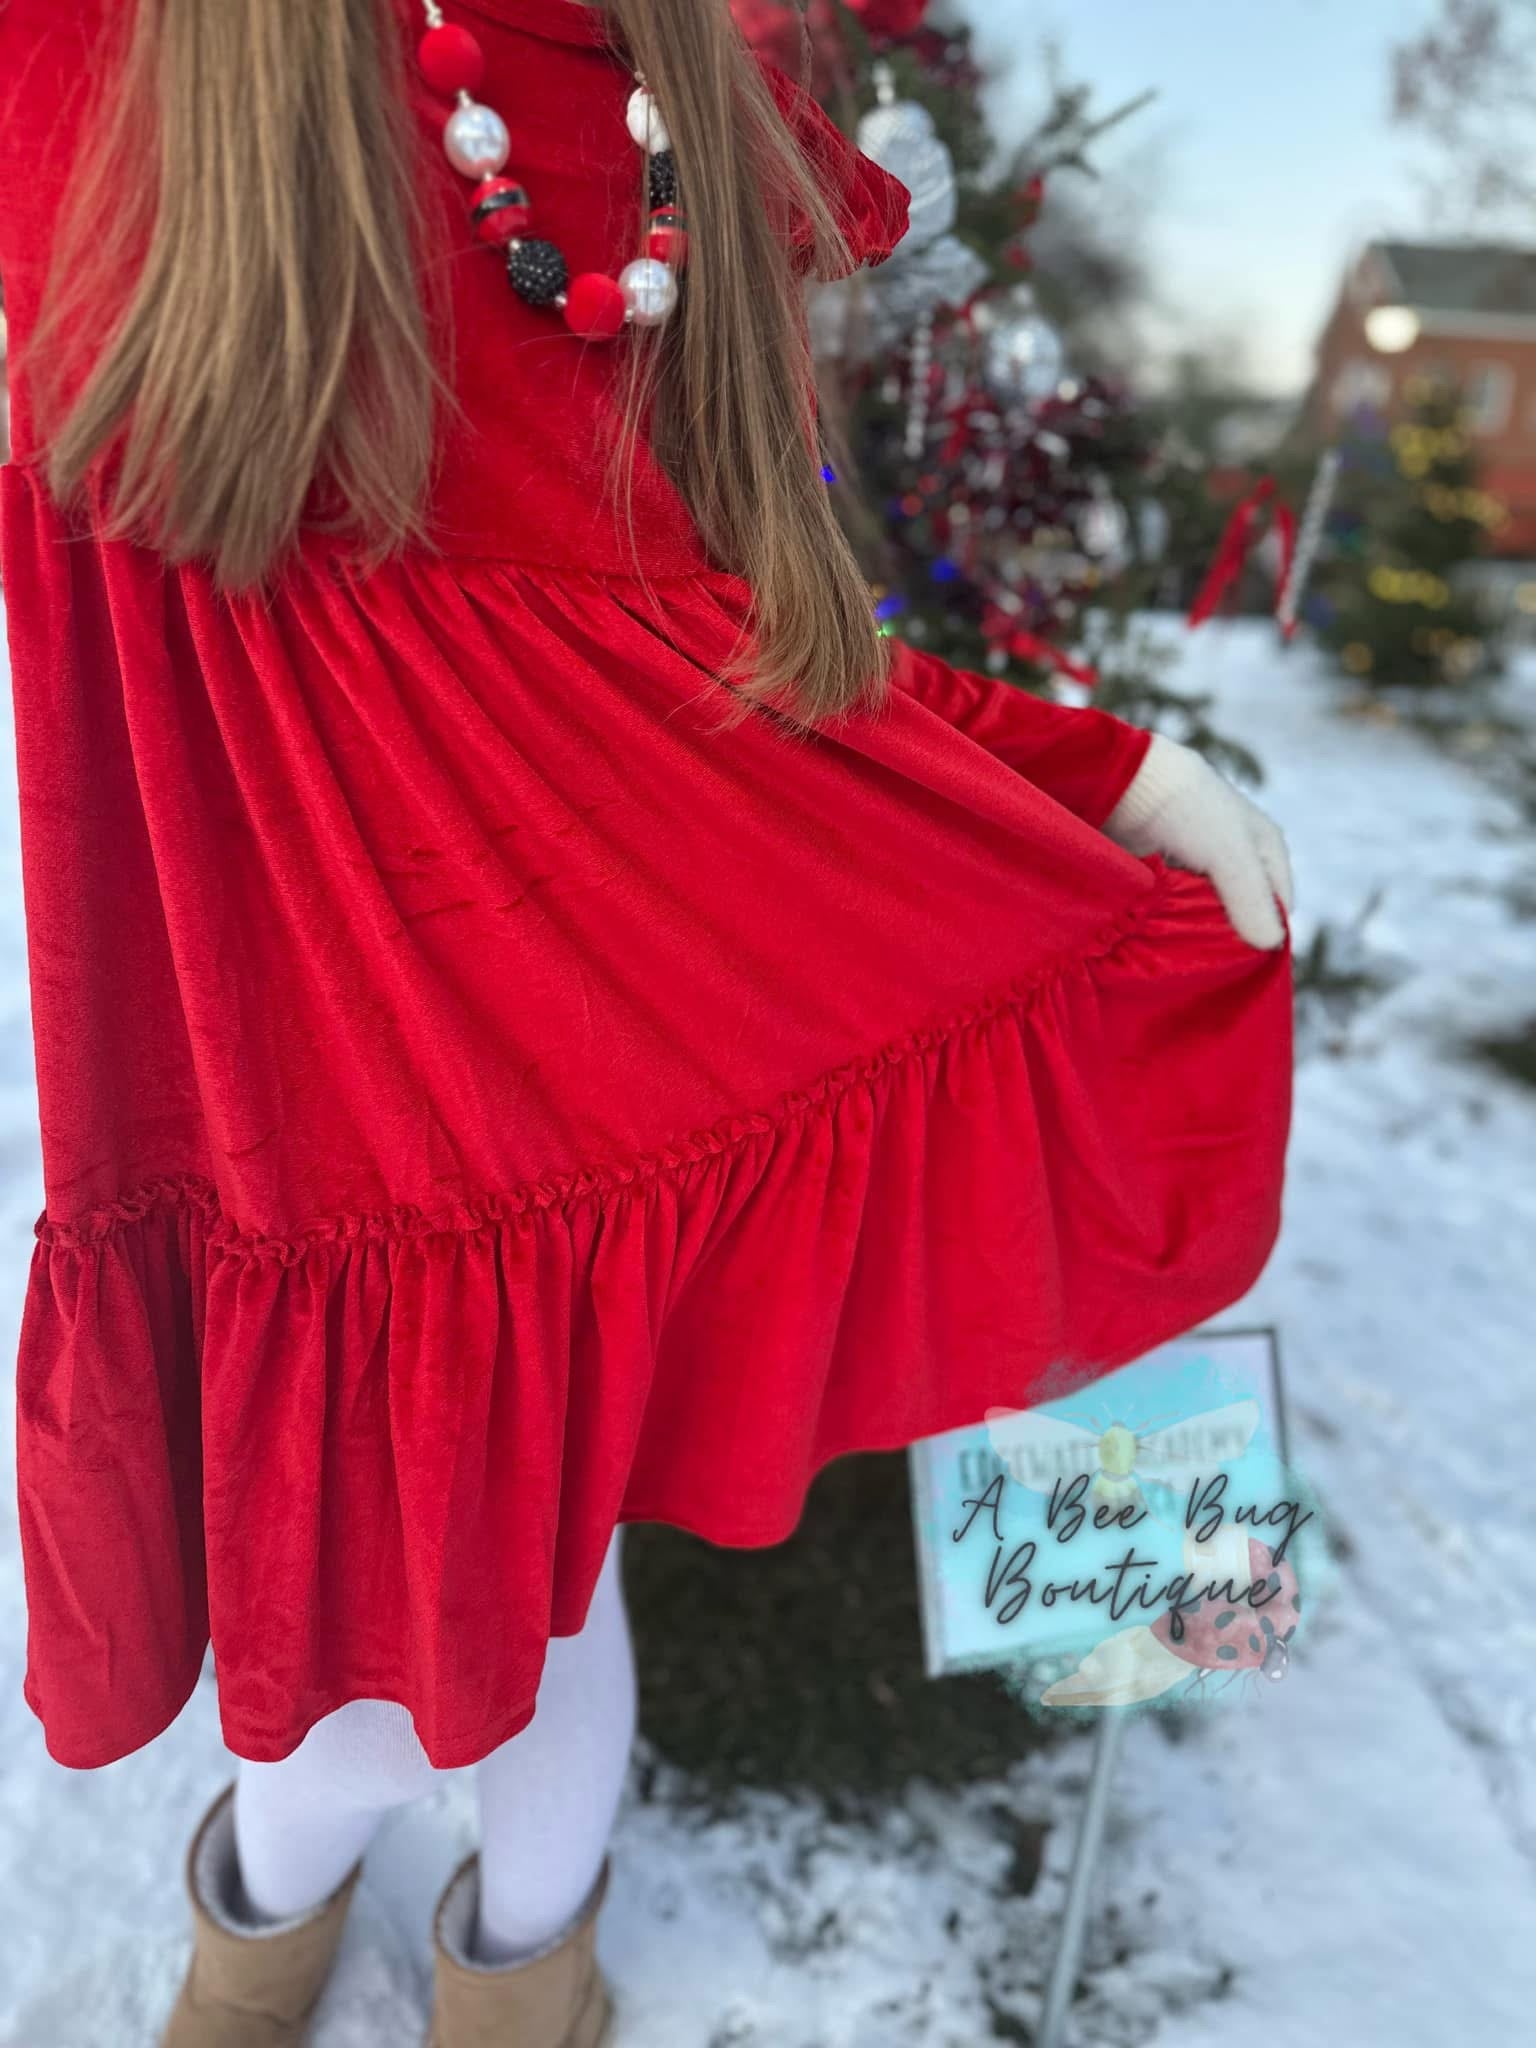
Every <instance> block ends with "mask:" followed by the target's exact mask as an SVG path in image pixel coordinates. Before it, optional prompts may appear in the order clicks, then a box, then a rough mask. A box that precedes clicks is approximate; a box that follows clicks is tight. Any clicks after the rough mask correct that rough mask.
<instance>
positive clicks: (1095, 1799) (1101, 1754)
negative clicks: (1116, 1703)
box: [1035, 1707, 1130, 2048]
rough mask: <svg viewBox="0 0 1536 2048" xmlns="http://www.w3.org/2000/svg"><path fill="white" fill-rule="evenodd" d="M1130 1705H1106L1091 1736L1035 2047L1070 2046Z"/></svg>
mask: <svg viewBox="0 0 1536 2048" xmlns="http://www.w3.org/2000/svg"><path fill="white" fill-rule="evenodd" d="M1129 1711H1130V1709H1129V1708H1127V1707H1105V1708H1104V1709H1103V1711H1102V1712H1101V1713H1100V1715H1099V1722H1098V1726H1097V1728H1096V1729H1095V1730H1094V1735H1093V1765H1092V1768H1091V1769H1090V1771H1089V1774H1088V1791H1087V1795H1086V1797H1085V1798H1084V1800H1083V1817H1082V1819H1081V1821H1080V1822H1079V1823H1078V1829H1077V1841H1076V1843H1075V1845H1074V1847H1073V1850H1072V1871H1071V1875H1070V1876H1069V1877H1068V1879H1067V1899H1066V1904H1065V1905H1064V1906H1063V1907H1062V1909H1061V1927H1060V1929H1059V1931H1058V1933H1057V1936H1056V1954H1055V1956H1054V1957H1053V1959H1052V1962H1051V1975H1050V1981H1049V1983H1048V1984H1047V1985H1046V1987H1045V2008H1044V2011H1043V2012H1042V2014H1041V2019H1040V2031H1039V2033H1038V2034H1037V2035H1036V2036H1035V2048H1066V2040H1067V2025H1068V2021H1067V2009H1068V2007H1069V2006H1070V2005H1071V2003H1072V1994H1073V1992H1074V1991H1075V1990H1076V1989H1077V1979H1078V1974H1079V1971H1080V1970H1081V1967H1082V1961H1083V1943H1084V1940H1085V1938H1086V1936H1087V1932H1088V1900H1089V1894H1090V1893H1091V1891H1092V1889H1093V1875H1094V1872H1095V1871H1096V1870H1097V1868H1098V1864H1099V1851H1100V1849H1101V1848H1102V1847H1103V1843H1104V1823H1105V1820H1106V1819H1107V1817H1108V1814H1109V1792H1110V1786H1111V1784H1112V1783H1113V1780H1114V1775H1115V1766H1116V1764H1117V1762H1118V1761H1119V1757H1120V1745H1121V1741H1122V1739H1123V1737H1124V1734H1125V1720H1126V1715H1127V1714H1128V1713H1129Z"/></svg>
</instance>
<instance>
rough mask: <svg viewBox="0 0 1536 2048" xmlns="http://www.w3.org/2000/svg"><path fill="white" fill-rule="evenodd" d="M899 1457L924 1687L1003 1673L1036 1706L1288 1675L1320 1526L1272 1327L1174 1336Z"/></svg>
mask: <svg viewBox="0 0 1536 2048" xmlns="http://www.w3.org/2000/svg"><path fill="white" fill-rule="evenodd" d="M911 1456H912V1475H913V1487H912V1494H913V1510H914V1518H915V1523H916V1531H917V1544H918V1556H919V1566H920V1576H921V1585H922V1606H923V1627H924V1641H925V1647H926V1653H927V1660H928V1668H929V1671H930V1672H931V1673H933V1674H934V1675H936V1676H937V1675H940V1674H942V1673H944V1672H948V1671H957V1670H974V1669H977V1668H980V1667H984V1666H988V1665H997V1666H1007V1667H1011V1668H1012V1669H1013V1671H1014V1673H1015V1676H1016V1678H1017V1680H1018V1683H1019V1686H1020V1689H1021V1691H1022V1692H1023V1694H1024V1696H1025V1698H1026V1699H1028V1700H1029V1701H1030V1702H1031V1703H1032V1704H1036V1703H1037V1704H1039V1705H1041V1706H1043V1707H1046V1708H1086V1707H1105V1706H1129V1705H1135V1704H1140V1703H1149V1704H1150V1703H1153V1702H1158V1701H1165V1702H1169V1703H1172V1702H1174V1701H1178V1702H1181V1703H1182V1702H1184V1701H1187V1700H1188V1699H1190V1698H1191V1697H1199V1698H1213V1697H1216V1696H1219V1695H1220V1694H1222V1693H1224V1692H1226V1691H1227V1690H1229V1689H1230V1688H1231V1687H1232V1686H1233V1683H1234V1681H1236V1680H1238V1679H1241V1678H1243V1677H1245V1676H1250V1675H1257V1676H1260V1677H1262V1678H1265V1679H1271V1680H1272V1679H1277V1678H1282V1677H1283V1676H1284V1675H1285V1672H1286V1670H1287V1668H1288V1666H1289V1663H1290V1657H1291V1651H1292V1646H1293V1644H1294V1642H1295V1640H1296V1635H1297V1631H1298V1629H1299V1627H1300V1624H1301V1615H1302V1608H1303V1600H1302V1591H1301V1581H1300V1578H1299V1576H1298V1562H1299V1560H1300V1557H1301V1555H1302V1553H1303V1551H1304V1549H1305V1540H1302V1541H1299V1540H1298V1539H1302V1532H1303V1531H1305V1530H1308V1529H1309V1528H1310V1527H1311V1526H1312V1525H1313V1524H1314V1522H1315V1516H1314V1513H1313V1510H1312V1509H1311V1508H1310V1507H1309V1506H1307V1505H1306V1503H1305V1502H1304V1501H1303V1500H1302V1498H1301V1497H1300V1492H1299V1489H1298V1488H1297V1487H1296V1486H1295V1484H1294V1482H1293V1481H1292V1479H1291V1477H1290V1474H1289V1471H1288V1468H1287V1462H1286V1442H1285V1423H1284V1413H1283V1407H1282V1397H1281V1390H1280V1375H1279V1360H1278V1352H1277V1346H1276V1342H1275V1334H1274V1332H1273V1331H1272V1330H1241V1331H1230V1332H1222V1333H1218V1332H1210V1333H1205V1334H1202V1335H1197V1336H1194V1337H1188V1338H1183V1339H1180V1340H1179V1341H1178V1342H1176V1343H1173V1344H1167V1345H1164V1346H1162V1347H1161V1348H1160V1349H1158V1350H1157V1351H1154V1352H1152V1353H1150V1354H1149V1355H1148V1356H1147V1357H1145V1358H1142V1359H1138V1360H1137V1361H1136V1363H1135V1364H1134V1365H1128V1366H1125V1367H1123V1368H1122V1369H1121V1370H1120V1371H1119V1372H1116V1373H1112V1374H1111V1375H1109V1377H1108V1378H1106V1379H1102V1380H1098V1381H1096V1382H1094V1384H1093V1385H1091V1386H1089V1387H1087V1388H1085V1389H1083V1390H1082V1391H1081V1392H1080V1393H1077V1394H1073V1395H1070V1396H1068V1397H1066V1398H1065V1399H1063V1400H1059V1401H1051V1402H1047V1403H1046V1404H1044V1405H1043V1406H1041V1407H1038V1408H1031V1409H1027V1410H1002V1409H998V1410H994V1411H993V1412H992V1413H991V1414H990V1415H989V1416H988V1418H987V1420H986V1421H985V1422H984V1423H981V1424H978V1425H977V1426H976V1427H974V1428H970V1429H960V1430H951V1431H949V1432H947V1433H946V1434H945V1435H943V1436H938V1437H930V1438H927V1439H926V1440H925V1441H924V1442H922V1443H920V1444H917V1445H915V1446H914V1447H913V1450H912V1454H911Z"/></svg>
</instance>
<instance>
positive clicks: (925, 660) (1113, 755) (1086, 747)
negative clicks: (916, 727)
mask: <svg viewBox="0 0 1536 2048" xmlns="http://www.w3.org/2000/svg"><path fill="white" fill-rule="evenodd" d="M891 680H892V683H893V684H894V686H895V687H896V688H897V689H900V690H905V691H907V692H908V694H909V695H911V696H913V697H915V698H917V700H918V701H919V703H921V704H925V705H926V706H927V708H928V709H929V710H930V711H932V712H935V713H937V715H938V716H939V717H940V718H942V719H943V720H944V721H945V723H946V724H948V725H952V726H954V727H955V728H956V730H957V731H959V732H963V733H964V734H965V735H966V737H967V738H968V739H972V740H974V741H975V742H976V744H977V745H978V746H982V747H985V748H986V750H987V752H988V753H989V754H995V755H996V756H997V758H998V759H999V760H1000V761H1005V762H1006V763H1007V764H1008V766H1009V767H1010V768H1013V769H1016V770H1017V771H1018V773H1019V774H1020V775H1023V776H1025V777H1026V778H1027V779H1028V780H1029V781H1030V782H1032V783H1034V784H1035V786H1036V788H1038V789H1042V790H1044V791H1045V793H1046V795H1047V796H1049V797H1051V798H1053V799H1054V800H1055V801H1056V802H1057V803H1059V804H1061V805H1062V806H1063V807H1064V808H1065V809H1067V810H1069V811H1071V812H1073V813H1074V814H1075V815H1076V816H1077V817H1079V818H1081V819H1082V820H1083V822H1084V823H1085V824H1088V825H1093V826H1095V827H1097V826H1100V825H1102V824H1103V823H1104V820H1105V819H1106V818H1107V817H1108V816H1109V814H1110V812H1111V811H1112V810H1113V809H1114V808H1115V805H1116V804H1117V803H1119V801H1120V799H1121V797H1122V796H1124V794H1125V792H1126V790H1127V788H1128V787H1129V786H1130V783H1131V779H1132V777H1133V776H1134V775H1135V773H1136V771H1137V769H1138V768H1139V767H1140V766H1141V764H1142V761H1143V759H1144V757H1145V755H1146V751H1147V747H1148V745H1149V744H1150V741H1151V735H1150V734H1149V733H1145V732H1142V731H1141V730H1140V729H1139V728H1138V727H1136V726H1134V725H1127V724H1126V722H1125V720H1124V719H1122V718H1115V717H1112V716H1111V715H1110V713H1108V712H1107V711H1094V710H1092V709H1084V710H1074V709H1072V708H1071V707H1070V706H1068V705H1064V704H1051V703H1048V702H1046V700H1045V699H1044V698H1041V697H1036V696H1032V695H1031V694H1030V692H1029V691H1028V690H1020V689H1017V688H1015V686H1014V685H1013V684H1012V683H1000V682H997V681H996V680H994V679H993V678H992V677H989V676H979V675H973V674H971V673H970V672H969V671H968V670H965V669H957V668H951V667H950V665H949V663H948V662H946V661H940V660H939V659H938V658H937V656H935V655H932V654H922V653H920V652H919V651H918V650H917V649H916V648H914V647H909V646H907V645H905V644H904V643H903V645H902V646H901V647H900V649H899V651H898V653H897V656H896V661H895V664H894V666H893V669H892V675H891Z"/></svg>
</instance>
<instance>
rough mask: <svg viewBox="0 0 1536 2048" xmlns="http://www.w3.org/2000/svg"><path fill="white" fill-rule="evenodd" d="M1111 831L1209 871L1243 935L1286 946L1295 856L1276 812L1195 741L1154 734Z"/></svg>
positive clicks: (1123, 842)
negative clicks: (1251, 797)
mask: <svg viewBox="0 0 1536 2048" xmlns="http://www.w3.org/2000/svg"><path fill="white" fill-rule="evenodd" d="M1104 830H1105V832H1106V833H1107V834H1108V836H1109V837H1110V838H1111V839H1113V840H1114V842H1115V844H1116V845H1117V846H1123V847H1124V848H1125V850H1126V851H1127V853H1134V854H1136V855H1138V856H1140V857H1141V858H1145V857H1146V856H1147V855H1148V854H1151V853H1157V854H1161V855H1162V856H1163V858H1164V859H1165V860H1167V861H1170V862H1172V863H1173V865H1174V866H1175V867H1181V868H1192V869H1193V870H1194V872H1195V873H1196V874H1198V875H1207V876H1209V878H1210V880H1211V883H1212V884H1213V886H1214V888H1215V890H1216V893H1217V895H1218V896H1219V897H1220V898H1221V901H1222V905H1223V907H1224V908H1225V910H1226V913H1227V915H1228V917H1229V918H1231V920H1232V928H1233V930H1234V931H1235V932H1236V933H1237V935H1238V937H1239V938H1242V939H1246V940H1247V941H1248V944H1249V945H1250V946H1258V947H1261V948H1262V949H1263V950H1265V951H1266V952H1269V951H1273V950H1274V949H1275V948H1276V947H1278V946H1283V945H1284V944H1285V924H1284V922H1283V920H1282V919H1281V916H1280V913H1279V911H1278V910H1277V909H1276V908H1275V899H1276V897H1278V898H1279V899H1280V902H1281V903H1283V904H1284V906H1285V908H1286V910H1287V911H1289V910H1290V909H1291V907H1292V904H1293V903H1294V901H1295V887H1294V884H1293V883H1292V880H1291V857H1290V854H1289V853H1288V852H1287V851H1286V844H1285V835H1284V834H1283V833H1282V832H1281V830H1280V827H1279V826H1278V825H1277V824H1276V823H1275V821H1274V820H1273V818H1271V817H1269V816H1267V814H1266V813H1265V812H1263V811H1261V810H1260V809H1259V807H1258V805H1257V804H1254V803H1250V802H1249V801H1248V799H1247V797H1245V796H1243V795H1242V794H1241V793H1240V792H1239V791H1238V790H1235V789H1234V788H1233V787H1232V785H1231V783H1230V782H1227V781H1226V780H1225V779H1224V778H1223V777H1222V776H1220V775H1218V774H1217V773H1216V770H1215V769H1214V768H1212V767H1211V765H1210V763H1209V762H1208V761H1204V760H1202V759H1201V757H1200V756H1199V755H1198V754H1197V753H1195V752H1194V750H1193V749H1192V748H1190V747H1181V746H1179V745H1178V744H1177V743H1176V742H1175V741H1173V740H1169V739H1164V738H1163V736H1162V734H1161V733H1155V734H1154V735H1153V738H1152V744H1151V746H1150V747H1149V748H1148V749H1147V757H1146V759H1145V760H1144V761H1143V762H1142V764H1141V766H1140V768H1139V769H1138V770H1137V771H1136V775H1135V777H1134V779H1133V781H1132V783H1131V786H1130V788H1129V789H1128V790H1127V791H1126V792H1125V795H1124V796H1123V797H1121V799H1120V801H1119V803H1118V804H1116V806H1115V808H1114V810H1113V811H1111V813H1110V815H1109V817H1108V819H1107V820H1106V821H1105V825H1104Z"/></svg>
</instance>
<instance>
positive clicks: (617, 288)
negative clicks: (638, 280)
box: [565, 270, 629, 341]
mask: <svg viewBox="0 0 1536 2048" xmlns="http://www.w3.org/2000/svg"><path fill="white" fill-rule="evenodd" d="M628 311H629V306H628V303H627V301H626V300H625V297H624V291H623V287H622V286H621V285H620V283H619V281H618V279H617V278H616V277H604V275H603V273H602V272H601V271H600V270H587V271H583V273H582V274H581V276H580V277H573V278H572V279H571V281H570V283H569V284H568V285H567V286H566V288H565V324H566V326H567V327H569V328H570V330H571V332H572V333H573V334H579V335H581V336H582V337H583V338H584V339H585V340H587V341H612V339H613V337H614V336H615V335H616V334H617V333H618V332H619V330H620V328H621V327H622V326H623V325H624V320H625V316H626V315H627V313H628Z"/></svg>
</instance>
